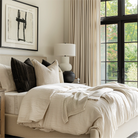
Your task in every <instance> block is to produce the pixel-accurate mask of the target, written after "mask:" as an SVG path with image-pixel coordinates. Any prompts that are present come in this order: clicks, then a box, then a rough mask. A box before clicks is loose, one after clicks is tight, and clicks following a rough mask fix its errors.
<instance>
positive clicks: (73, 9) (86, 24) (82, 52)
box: [69, 0, 101, 86]
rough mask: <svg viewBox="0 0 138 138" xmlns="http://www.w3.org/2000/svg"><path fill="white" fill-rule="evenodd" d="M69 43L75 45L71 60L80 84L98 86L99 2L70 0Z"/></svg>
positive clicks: (93, 0)
mask: <svg viewBox="0 0 138 138" xmlns="http://www.w3.org/2000/svg"><path fill="white" fill-rule="evenodd" d="M69 42H70V43H74V44H76V56H75V57H74V58H72V59H71V63H72V65H73V72H74V73H75V75H76V77H77V78H80V81H81V83H86V84H87V85H89V86H96V85H99V84H100V76H101V75H100V63H101V61H100V0H70V27H69Z"/></svg>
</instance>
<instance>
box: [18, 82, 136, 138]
mask: <svg viewBox="0 0 138 138" xmlns="http://www.w3.org/2000/svg"><path fill="white" fill-rule="evenodd" d="M137 115H138V89H136V88H130V87H128V86H126V85H123V84H119V83H115V82H113V83H108V84H105V85H101V86H97V87H88V86H85V85H79V84H68V83H60V84H53V85H43V86H39V87H36V88H33V89H31V90H30V91H29V92H28V93H27V94H26V95H25V97H24V98H23V100H22V104H21V107H20V111H19V115H18V120H17V123H18V124H21V125H24V126H29V127H31V128H35V129H40V130H42V131H46V132H49V131H54V130H55V131H59V132H61V133H69V134H73V135H81V134H89V133H90V137H91V138H93V137H94V138H112V137H113V135H114V133H115V131H116V129H117V128H118V127H119V126H120V125H122V124H123V123H124V122H127V121H129V120H130V119H131V118H134V117H135V116H137ZM97 132H98V136H96V135H95V134H96V133H97Z"/></svg>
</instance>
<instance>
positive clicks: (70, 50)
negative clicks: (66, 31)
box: [54, 43, 76, 57]
mask: <svg viewBox="0 0 138 138" xmlns="http://www.w3.org/2000/svg"><path fill="white" fill-rule="evenodd" d="M54 55H56V56H69V57H70V56H75V55H76V46H75V44H69V43H61V44H57V45H55V47H54Z"/></svg>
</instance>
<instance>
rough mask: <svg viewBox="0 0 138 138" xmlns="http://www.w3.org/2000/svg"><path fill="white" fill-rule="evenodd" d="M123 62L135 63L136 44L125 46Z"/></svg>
mask: <svg viewBox="0 0 138 138" xmlns="http://www.w3.org/2000/svg"><path fill="white" fill-rule="evenodd" d="M125 61H137V43H126V44H125Z"/></svg>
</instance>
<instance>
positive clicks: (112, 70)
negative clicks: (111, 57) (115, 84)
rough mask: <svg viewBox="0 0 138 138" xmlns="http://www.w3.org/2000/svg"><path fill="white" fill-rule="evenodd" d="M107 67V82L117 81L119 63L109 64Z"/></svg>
mask: <svg viewBox="0 0 138 138" xmlns="http://www.w3.org/2000/svg"><path fill="white" fill-rule="evenodd" d="M106 66H107V69H106V80H117V74H118V73H117V70H118V67H117V62H108V63H107V65H106Z"/></svg>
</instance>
